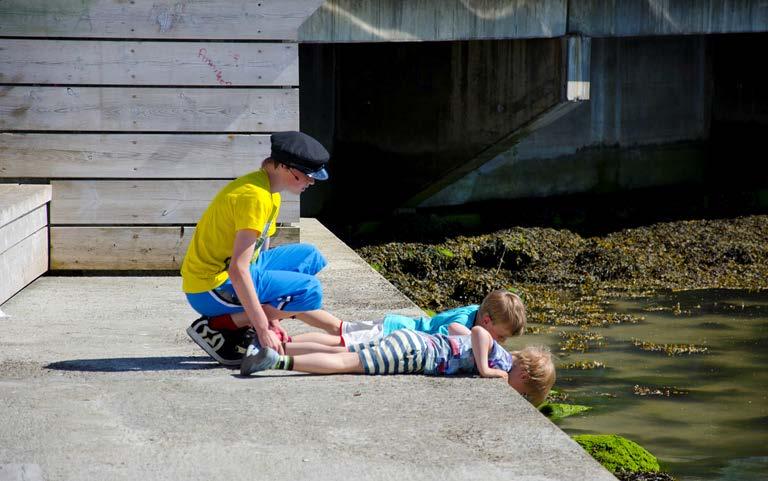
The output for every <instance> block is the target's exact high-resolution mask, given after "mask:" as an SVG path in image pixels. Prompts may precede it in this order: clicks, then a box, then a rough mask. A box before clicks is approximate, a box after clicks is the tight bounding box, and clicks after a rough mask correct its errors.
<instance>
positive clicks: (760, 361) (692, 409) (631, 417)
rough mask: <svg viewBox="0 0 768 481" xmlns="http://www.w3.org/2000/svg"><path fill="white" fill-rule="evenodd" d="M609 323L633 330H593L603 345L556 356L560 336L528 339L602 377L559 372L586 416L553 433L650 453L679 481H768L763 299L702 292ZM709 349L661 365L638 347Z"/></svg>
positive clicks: (623, 304)
mask: <svg viewBox="0 0 768 481" xmlns="http://www.w3.org/2000/svg"><path fill="white" fill-rule="evenodd" d="M608 310H609V313H633V314H638V315H641V316H643V317H644V320H643V321H642V322H640V323H637V324H631V325H630V324H618V325H611V326H609V327H605V328H590V331H591V332H596V333H598V334H599V335H601V336H602V339H601V341H600V343H599V344H595V345H588V346H587V348H586V350H585V351H584V352H560V351H559V349H560V346H561V345H562V342H563V339H564V337H563V336H562V335H561V334H560V333H559V331H571V332H585V331H579V329H578V328H563V329H558V330H556V331H554V332H543V333H542V334H538V335H527V336H525V338H523V339H519V340H514V341H513V342H512V344H513V347H515V346H517V343H520V344H524V343H533V342H543V343H545V344H548V345H549V346H550V347H551V348H552V350H553V352H556V353H558V358H559V359H558V364H559V365H565V364H572V363H574V362H578V361H598V362H601V363H604V365H605V367H604V368H598V369H592V370H578V369H560V370H559V372H558V383H557V387H558V388H559V389H561V390H562V391H564V392H565V393H566V394H567V395H568V396H569V399H568V401H566V402H572V403H575V404H584V405H588V406H592V407H593V408H594V409H593V410H591V411H588V412H587V413H585V414H583V415H577V416H573V417H570V418H565V419H563V420H561V421H559V423H558V424H559V425H560V426H561V427H562V428H563V429H564V430H565V431H566V432H568V433H569V434H579V433H615V434H619V435H622V436H625V437H627V438H629V439H632V440H634V441H636V442H639V443H640V444H642V445H643V446H645V447H646V448H647V449H648V450H649V451H651V452H652V453H654V454H655V455H656V456H657V457H658V458H659V460H660V461H661V462H662V463H664V464H665V466H666V468H667V469H669V471H670V472H672V473H673V474H674V475H675V476H676V477H677V478H678V479H679V480H681V481H693V480H702V481H709V480H718V481H725V480H730V479H740V480H753V479H761V480H764V479H768V461H767V460H768V393H767V391H768V371H766V370H765V366H766V362H767V361H768V293H766V292H763V293H748V292H740V291H727V290H705V291H690V292H680V293H669V294H664V295H662V296H660V297H657V298H653V299H631V300H621V301H617V302H615V303H613V304H612V305H611V306H609V307H608ZM637 340H642V341H644V342H648V343H656V344H666V345H689V344H693V345H695V346H703V347H706V352H702V353H693V354H678V355H672V356H670V355H667V354H665V353H664V352H648V351H644V350H642V349H640V348H639V347H638V346H636V345H635V344H637V342H635V343H633V341H637Z"/></svg>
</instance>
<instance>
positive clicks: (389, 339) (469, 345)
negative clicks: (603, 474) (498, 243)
mask: <svg viewBox="0 0 768 481" xmlns="http://www.w3.org/2000/svg"><path fill="white" fill-rule="evenodd" d="M448 332H449V335H444V334H425V333H423V332H417V331H413V330H410V329H401V330H398V331H394V332H393V333H392V334H390V335H388V336H386V337H384V338H383V339H380V340H377V341H374V342H371V343H363V344H357V345H353V346H347V347H336V346H326V345H323V344H318V343H313V342H289V343H286V344H285V349H286V355H282V356H281V355H279V354H278V353H277V352H276V351H274V350H272V349H270V348H264V349H262V348H260V347H259V345H258V343H251V344H250V345H249V346H248V350H247V352H246V355H245V357H244V358H243V363H242V364H241V366H240V374H242V375H243V376H248V375H250V374H253V373H255V372H258V371H264V370H266V369H284V370H288V371H301V372H307V373H313V374H343V373H347V374H371V375H383V374H426V375H428V376H453V375H457V374H479V375H480V376H482V377H496V378H502V379H504V380H505V381H507V383H508V384H509V385H510V386H511V387H513V388H514V389H515V390H516V391H517V392H519V393H520V394H521V395H523V396H524V397H525V398H527V399H528V400H529V401H530V402H531V403H532V404H533V405H534V406H538V405H539V404H541V403H542V402H543V401H544V399H545V398H546V397H547V394H548V393H549V390H550V389H551V388H552V385H553V384H554V383H555V367H554V364H553V362H552V356H551V354H550V353H549V351H548V350H546V349H544V348H541V347H527V348H525V349H523V350H522V351H514V352H511V353H510V352H508V351H507V350H505V349H504V348H503V347H501V346H500V345H499V344H498V343H497V342H496V341H494V340H493V338H492V337H491V335H490V333H489V332H488V331H487V330H485V329H483V328H482V327H480V326H475V327H473V328H472V330H471V331H470V330H469V329H467V328H466V327H465V326H463V325H461V324H458V323H454V324H451V325H450V326H448Z"/></svg>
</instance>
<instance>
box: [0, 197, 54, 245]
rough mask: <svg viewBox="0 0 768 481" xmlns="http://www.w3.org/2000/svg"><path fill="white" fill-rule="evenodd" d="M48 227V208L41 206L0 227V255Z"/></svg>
mask: <svg viewBox="0 0 768 481" xmlns="http://www.w3.org/2000/svg"><path fill="white" fill-rule="evenodd" d="M46 226H48V206H47V205H41V206H40V207H38V208H37V209H35V210H33V211H32V212H29V213H28V214H26V215H23V216H21V217H19V218H18V219H16V220H14V221H13V222H11V223H9V224H6V225H4V226H0V254H2V253H3V252H5V251H7V250H8V249H10V248H11V247H13V246H14V245H16V244H18V243H19V242H21V241H22V240H24V239H26V238H27V237H29V236H31V235H32V234H34V233H35V232H37V231H39V230H40V229H42V228H43V227H46Z"/></svg>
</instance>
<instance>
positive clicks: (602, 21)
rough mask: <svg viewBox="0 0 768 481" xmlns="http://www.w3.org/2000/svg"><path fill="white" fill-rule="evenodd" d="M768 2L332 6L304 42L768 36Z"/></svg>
mask: <svg viewBox="0 0 768 481" xmlns="http://www.w3.org/2000/svg"><path fill="white" fill-rule="evenodd" d="M766 30H768V8H766V6H765V2H764V1H763V0H674V1H668V0H420V1H403V0H327V1H326V2H325V4H324V5H323V7H322V8H321V9H319V10H318V11H317V12H316V13H315V14H314V15H313V16H312V17H310V18H309V19H308V20H307V22H305V23H304V25H302V27H301V29H300V30H299V40H300V41H301V42H336V43H338V42H392V41H399V42H414V41H437V40H479V39H504V38H541V37H547V38H550V37H559V36H562V35H565V34H582V35H586V36H592V37H611V36H649V35H690V34H712V33H743V32H765V31H766Z"/></svg>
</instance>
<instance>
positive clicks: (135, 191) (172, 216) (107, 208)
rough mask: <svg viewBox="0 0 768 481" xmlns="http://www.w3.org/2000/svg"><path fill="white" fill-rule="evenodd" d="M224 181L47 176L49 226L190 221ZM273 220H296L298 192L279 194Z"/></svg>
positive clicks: (187, 222)
mask: <svg viewBox="0 0 768 481" xmlns="http://www.w3.org/2000/svg"><path fill="white" fill-rule="evenodd" d="M228 182H229V181H228V180H141V181H118V180H102V181H96V180H82V181H77V180H73V181H69V180H57V181H52V182H51V186H52V187H53V200H52V201H51V225H61V224H80V225H83V224H86V225H87V224H90V225H115V224H127V225H131V224H133V225H136V224H139V225H146V224H159V225H162V224H166V225H169V224H195V223H197V221H198V220H199V219H200V216H201V215H202V214H203V211H205V209H206V207H208V204H209V203H210V202H211V200H212V199H213V198H214V196H215V195H216V194H217V193H218V192H219V190H221V188H222V187H224V186H225V185H226V184H227V183H228ZM278 222H281V223H284V224H288V223H297V222H299V197H298V196H296V195H294V194H284V195H283V203H282V206H281V208H280V216H279V217H278Z"/></svg>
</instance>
